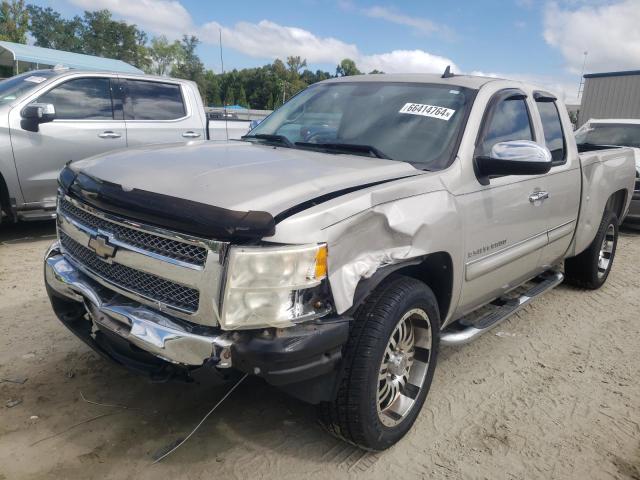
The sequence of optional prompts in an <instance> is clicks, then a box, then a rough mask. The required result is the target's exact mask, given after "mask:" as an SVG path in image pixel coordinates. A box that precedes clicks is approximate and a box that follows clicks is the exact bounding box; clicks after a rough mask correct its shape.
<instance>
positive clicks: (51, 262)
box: [45, 242, 232, 368]
mask: <svg viewBox="0 0 640 480" xmlns="http://www.w3.org/2000/svg"><path fill="white" fill-rule="evenodd" d="M45 281H46V283H47V285H48V286H49V287H50V288H51V289H52V290H53V291H55V292H56V293H57V294H58V295H60V296H62V297H65V298H67V299H69V300H73V301H76V302H81V303H84V305H85V308H86V310H87V312H88V313H89V315H90V317H91V319H92V321H93V322H94V324H95V325H96V326H97V327H98V328H100V329H107V330H109V331H110V332H112V333H114V334H116V335H118V336H120V337H122V338H124V339H125V340H127V341H129V342H130V343H132V344H134V345H136V346H137V347H139V348H141V349H142V350H144V351H146V352H149V353H151V354H153V355H155V356H157V357H159V358H162V359H164V360H167V361H169V362H172V363H176V364H181V365H189V366H200V365H203V364H204V363H205V362H207V361H208V360H209V359H215V361H216V362H217V363H216V366H217V367H219V368H228V367H231V350H230V347H231V344H232V341H231V340H230V338H229V337H228V336H227V335H228V334H225V333H221V334H213V333H212V334H202V333H197V334H196V333H193V332H191V331H188V330H187V328H185V327H184V326H183V325H181V324H180V323H178V322H177V321H174V320H172V319H171V317H169V316H166V315H163V314H161V313H158V312H156V311H155V310H151V309H150V308H148V307H146V306H144V305H141V304H139V303H136V302H134V301H132V300H130V299H128V298H125V297H123V296H121V295H117V294H116V295H114V292H113V291H110V290H107V289H105V288H104V287H102V286H101V285H99V284H98V283H96V282H94V281H93V280H91V279H90V278H89V277H87V276H86V275H84V274H83V273H81V272H80V271H79V270H78V269H76V268H75V267H74V266H73V265H72V264H71V263H70V262H69V261H67V260H66V259H65V257H64V256H63V255H62V254H61V253H60V249H59V245H58V242H56V243H54V244H53V245H52V246H51V247H50V248H49V250H48V251H47V254H46V256H45ZM197 328H198V330H199V332H200V331H202V330H204V329H203V328H202V327H197Z"/></svg>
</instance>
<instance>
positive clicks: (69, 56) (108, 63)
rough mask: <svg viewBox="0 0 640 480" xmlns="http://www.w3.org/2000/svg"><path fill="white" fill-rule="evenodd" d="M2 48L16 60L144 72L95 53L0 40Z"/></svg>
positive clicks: (87, 68)
mask: <svg viewBox="0 0 640 480" xmlns="http://www.w3.org/2000/svg"><path fill="white" fill-rule="evenodd" d="M2 50H7V51H8V52H10V53H11V54H12V55H13V59H14V60H19V61H21V62H30V63H38V64H41V65H52V66H55V65H64V66H66V67H70V68H81V69H84V70H93V71H95V70H98V71H111V72H126V73H142V70H140V69H138V68H136V67H134V66H133V65H129V64H128V63H126V62H123V61H122V60H114V59H113V58H103V57H96V56H93V55H84V54H81V53H72V52H65V51H62V50H54V49H52V48H43V47H35V46H33V45H23V44H21V43H12V42H5V41H0V51H2Z"/></svg>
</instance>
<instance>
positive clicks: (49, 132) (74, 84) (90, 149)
mask: <svg viewBox="0 0 640 480" xmlns="http://www.w3.org/2000/svg"><path fill="white" fill-rule="evenodd" d="M32 102H38V103H50V104H52V105H53V106H54V108H55V115H56V117H55V120H53V121H52V122H49V123H43V124H40V125H39V128H38V130H39V131H37V132H31V131H28V130H25V129H23V128H22V126H21V121H22V117H21V114H20V112H21V110H22V108H23V107H24V105H21V106H20V107H16V108H14V109H13V110H12V111H11V112H10V114H9V122H10V128H11V144H12V147H13V152H14V159H15V164H16V169H17V172H18V178H19V180H20V187H21V189H22V194H23V196H24V199H25V202H27V203H33V204H35V205H38V206H43V207H45V208H47V207H53V206H55V197H56V190H57V188H56V181H57V178H58V173H59V172H60V170H61V169H62V167H64V165H65V164H66V163H67V162H69V161H72V160H79V159H82V158H86V157H89V156H92V155H96V154H98V153H103V152H107V151H109V150H113V149H116V148H123V147H126V146H127V134H126V129H125V123H124V119H123V117H122V108H121V103H120V108H118V105H119V104H118V100H117V99H114V98H112V79H110V78H108V77H104V76H88V77H81V78H73V79H71V80H67V81H65V82H63V83H59V84H57V85H55V86H53V87H52V88H50V89H49V90H48V91H46V92H45V93H43V94H42V95H40V96H39V97H38V98H37V99H35V100H32V101H30V102H29V103H32ZM114 106H115V108H114Z"/></svg>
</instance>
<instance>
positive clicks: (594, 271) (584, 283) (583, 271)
mask: <svg viewBox="0 0 640 480" xmlns="http://www.w3.org/2000/svg"><path fill="white" fill-rule="evenodd" d="M618 225H619V221H618V217H617V216H616V214H615V213H614V212H612V211H610V210H607V211H605V212H604V215H603V216H602V220H601V221H600V226H599V227H598V231H597V232H596V236H595V238H594V239H593V242H591V245H589V248H587V249H586V250H585V251H584V252H582V253H581V254H579V255H577V256H575V257H572V258H567V259H566V260H565V262H564V272H565V278H566V281H567V282H568V283H570V284H572V285H575V286H577V287H582V288H587V289H589V290H596V289H598V288H600V287H601V286H602V285H604V282H606V281H607V277H608V276H609V272H611V267H612V265H613V258H614V257H615V254H616V247H617V245H618Z"/></svg>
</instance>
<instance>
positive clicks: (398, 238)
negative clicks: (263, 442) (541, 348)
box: [45, 69, 636, 450]
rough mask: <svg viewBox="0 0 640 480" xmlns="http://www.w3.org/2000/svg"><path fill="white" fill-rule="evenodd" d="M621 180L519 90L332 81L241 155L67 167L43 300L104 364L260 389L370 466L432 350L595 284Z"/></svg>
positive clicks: (123, 155)
mask: <svg viewBox="0 0 640 480" xmlns="http://www.w3.org/2000/svg"><path fill="white" fill-rule="evenodd" d="M635 171H636V170H635V162H634V153H633V151H632V150H631V149H628V148H607V149H602V148H598V149H596V150H593V151H584V152H582V153H578V149H577V147H576V143H575V139H574V136H573V133H572V128H571V123H570V121H569V117H568V114H567V111H566V109H565V108H564V106H563V105H562V103H561V102H560V101H559V100H558V99H557V98H556V96H555V95H553V94H552V93H549V92H547V91H546V90H544V89H542V88H538V87H535V86H532V85H529V84H527V83H522V82H517V81H511V80H502V79H495V78H483V77H473V76H464V75H452V74H451V73H450V71H449V70H448V69H447V71H446V72H445V73H444V74H443V75H442V76H440V75H425V74H415V75H400V74H384V75H364V76H349V77H343V78H336V79H331V80H328V81H325V82H320V83H317V84H314V85H312V86H310V87H309V88H307V89H306V90H304V91H302V92H301V93H299V94H298V95H296V96H295V97H294V98H292V99H291V100H290V101H289V102H287V103H286V104H285V105H283V106H282V107H281V108H279V109H278V110H276V111H275V112H274V113H273V114H271V115H270V116H269V117H268V118H266V119H265V120H264V121H263V122H261V123H260V124H259V125H258V126H256V127H255V128H254V129H253V130H251V131H250V132H249V133H248V134H247V135H245V136H244V137H243V139H242V141H229V142H223V143H220V142H189V143H188V144H176V145H171V146H153V147H139V148H134V149H128V150H121V151H118V152H111V153H107V154H104V155H100V156H96V157H92V158H89V159H86V160H80V161H77V162H72V163H71V164H69V165H68V166H66V167H65V169H64V170H63V171H62V172H61V174H60V177H59V190H58V204H57V227H58V241H57V242H55V243H54V244H53V245H52V246H51V248H50V249H49V251H48V252H47V254H46V257H45V280H46V284H47V292H48V294H49V297H50V300H51V303H52V306H53V309H54V311H55V313H56V315H57V317H58V318H59V319H60V321H61V322H62V323H63V324H64V325H65V326H67V327H68V328H69V329H70V330H71V331H72V332H73V333H74V334H76V335H77V336H78V337H80V338H81V339H82V340H83V341H85V342H86V343H87V344H88V345H89V346H91V347H92V348H93V349H95V350H96V351H98V352H100V353H101V354H103V355H104V356H106V357H109V358H111V359H113V360H115V361H116V362H117V363H118V364H120V365H123V366H125V367H128V368H130V369H132V370H135V371H137V372H140V373H145V374H148V375H150V376H151V377H152V378H154V379H156V380H161V379H162V380H169V379H171V378H172V377H174V376H181V377H191V376H195V375H196V373H198V375H199V374H211V375H216V374H220V373H221V372H223V371H224V370H225V369H235V370H238V371H240V372H244V373H246V374H250V375H256V376H259V377H262V378H263V379H264V380H265V381H266V382H268V383H270V384H272V385H274V386H276V387H278V388H280V389H282V390H283V391H285V392H287V393H289V394H291V395H293V396H295V397H297V398H299V399H302V400H304V401H306V402H309V403H311V404H316V405H318V407H319V408H318V412H319V416H320V420H321V422H322V424H323V425H324V426H325V427H326V428H327V430H328V431H330V432H331V433H333V434H334V435H336V436H338V437H340V438H342V439H344V440H346V441H348V442H351V443H353V444H355V445H358V446H360V447H363V448H366V449H369V450H384V449H386V448H388V447H390V446H391V445H393V444H394V443H396V442H398V441H399V440H400V439H401V438H402V437H403V436H404V435H405V434H406V433H407V432H408V431H409V429H410V428H411V426H412V425H413V423H414V421H415V420H416V418H417V416H418V415H419V413H420V410H421V408H422V406H423V404H424V402H425V399H426V398H427V393H428V391H429V388H430V386H431V382H432V378H433V375H434V371H435V368H436V362H437V359H438V352H439V347H440V345H460V344H463V343H466V342H469V341H471V340H473V339H475V338H477V337H478V336H479V335H481V334H483V333H484V332H486V331H488V330H489V329H491V328H493V327H495V326H496V325H498V324H499V323H500V322H502V321H504V320H505V319H506V318H509V317H510V316H511V315H512V314H513V313H514V312H516V311H518V310H519V309H521V308H522V307H523V306H525V305H527V304H528V303H529V302H531V301H533V300H535V299H536V298H537V297H539V296H540V295H542V294H543V293H544V292H546V291H548V290H550V289H551V288H553V287H555V286H557V285H558V284H560V283H561V282H562V281H563V279H566V281H568V282H570V283H572V284H574V285H579V286H581V287H584V288H587V289H596V288H599V287H601V286H602V285H603V284H604V282H605V281H606V280H607V277H608V275H609V273H610V271H611V268H612V264H613V260H614V256H615V252H616V245H617V240H618V227H619V224H620V221H621V220H623V219H624V217H625V215H626V214H627V211H628V208H629V204H630V202H631V198H632V195H633V187H634V177H635ZM563 263H564V270H562V268H561V267H562V265H563ZM553 321H557V320H556V319H553V320H550V321H549V322H548V324H549V325H552V323H553ZM540 328H544V327H543V326H542V325H541V326H540ZM549 334H550V335H552V334H553V332H552V331H550V332H549ZM242 378H244V377H242Z"/></svg>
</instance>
